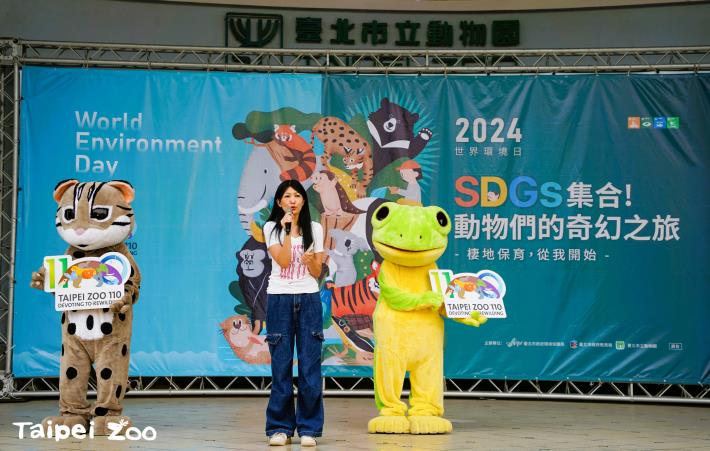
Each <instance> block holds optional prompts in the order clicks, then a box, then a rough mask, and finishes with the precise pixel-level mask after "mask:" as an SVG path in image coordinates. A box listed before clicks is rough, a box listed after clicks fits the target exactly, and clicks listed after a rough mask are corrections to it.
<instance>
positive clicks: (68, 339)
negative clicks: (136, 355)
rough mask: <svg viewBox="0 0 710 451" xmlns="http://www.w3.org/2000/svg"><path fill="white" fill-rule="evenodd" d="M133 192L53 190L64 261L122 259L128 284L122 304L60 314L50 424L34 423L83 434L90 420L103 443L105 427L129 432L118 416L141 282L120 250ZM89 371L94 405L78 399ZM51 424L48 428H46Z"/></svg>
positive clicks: (89, 187) (90, 187)
mask: <svg viewBox="0 0 710 451" xmlns="http://www.w3.org/2000/svg"><path fill="white" fill-rule="evenodd" d="M134 196H135V192H134V190H133V187H132V186H131V185H130V184H129V183H128V182H125V181H120V180H114V181H110V182H86V183H79V181H77V180H65V181H62V182H59V184H57V186H56V188H55V189H54V199H55V200H56V201H57V203H58V204H59V208H57V215H56V221H55V223H56V227H57V232H58V233H59V236H61V237H62V239H63V240H64V241H66V242H67V243H69V248H68V249H67V250H66V252H65V254H67V255H71V256H72V257H73V258H82V257H100V256H101V255H103V254H105V253H107V252H119V253H121V254H123V255H124V256H125V257H126V258H127V259H128V261H129V262H130V264H131V276H130V278H129V279H128V280H127V281H126V283H125V292H124V295H123V297H122V298H121V299H120V300H118V301H116V302H115V303H114V304H113V305H112V306H111V307H110V308H104V309H94V310H72V311H66V312H63V313H62V353H61V357H60V364H59V368H60V370H59V371H60V372H59V410H60V415H61V416H58V417H47V418H45V419H44V420H43V421H42V424H43V426H44V428H45V430H46V429H47V428H48V427H50V425H57V424H60V425H66V426H69V427H72V426H74V425H77V424H81V425H83V426H84V428H88V423H89V420H90V419H91V417H92V416H93V417H94V433H95V434H96V435H108V434H110V433H111V432H112V431H111V430H110V429H109V427H108V425H109V423H118V424H120V425H123V430H122V431H121V432H124V431H125V430H126V429H128V427H130V426H131V422H130V419H129V418H128V417H126V416H123V415H122V412H123V404H122V401H123V397H124V395H125V394H126V389H127V386H128V363H129V359H130V347H131V325H132V323H133V305H134V304H135V303H136V301H137V300H138V292H139V290H140V283H141V276H140V272H139V270H138V266H137V265H136V262H135V260H134V259H133V257H132V256H131V253H130V252H129V251H128V248H127V247H126V245H125V244H124V240H126V239H127V238H128V237H129V236H130V234H131V232H132V231H133V228H134V225H135V219H134V216H133V208H132V207H131V202H132V201H133V198H134ZM30 285H31V286H32V288H37V289H40V290H41V289H42V287H43V286H44V269H43V268H42V269H40V270H39V271H37V272H35V273H33V274H32V282H31V284H30ZM92 364H93V365H94V367H95V369H96V391H97V393H96V402H95V403H94V404H93V405H91V404H90V403H89V402H88V401H87V399H86V391H87V385H88V381H89V374H90V372H91V365H92ZM50 421H51V423H50Z"/></svg>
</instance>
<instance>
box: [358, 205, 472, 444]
mask: <svg viewBox="0 0 710 451" xmlns="http://www.w3.org/2000/svg"><path fill="white" fill-rule="evenodd" d="M450 231H451V219H450V218H449V215H448V214H446V212H445V211H444V210H443V209H442V208H440V207H436V206H431V207H417V206H408V205H400V204H396V203H393V202H387V203H384V204H382V205H381V206H379V207H378V209H377V210H376V211H375V212H374V214H373V216H372V242H373V244H374V246H375V249H376V250H377V252H379V254H380V255H381V256H382V257H383V259H384V261H383V262H382V266H381V268H380V273H379V283H380V297H379V299H378V302H377V308H376V309H375V313H374V328H375V363H374V368H373V371H374V379H375V402H376V404H377V408H378V410H379V413H380V414H379V416H377V417H375V418H373V419H371V420H370V422H369V423H368V426H367V429H368V432H370V433H377V432H380V433H395V434H407V433H411V434H444V433H447V432H451V430H452V426H451V422H450V421H449V420H447V419H445V418H442V415H443V414H444V404H443V397H444V393H443V379H444V356H443V354H444V321H443V319H442V315H443V314H444V312H445V310H444V307H443V303H444V297H443V295H442V294H441V293H435V292H433V291H432V290H431V285H430V282H429V271H430V270H432V269H436V260H437V259H438V258H439V257H441V255H442V254H443V253H444V251H445V250H446V246H447V244H448V234H449V232H450ZM456 321H458V322H461V323H463V324H467V325H470V326H476V327H478V326H479V325H481V324H483V323H484V322H485V321H486V318H485V317H482V316H480V314H479V313H478V312H474V313H473V314H472V315H471V317H470V318H465V319H460V320H456ZM407 371H409V374H410V382H411V395H410V407H409V409H407V405H406V404H405V403H404V402H402V401H401V399H400V397H401V395H402V384H403V383H404V376H405V373H406V372H407Z"/></svg>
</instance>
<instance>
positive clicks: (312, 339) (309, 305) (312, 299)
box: [266, 293, 323, 437]
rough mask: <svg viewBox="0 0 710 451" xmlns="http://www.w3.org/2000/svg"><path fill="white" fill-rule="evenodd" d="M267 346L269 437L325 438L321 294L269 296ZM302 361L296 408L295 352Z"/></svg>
mask: <svg viewBox="0 0 710 451" xmlns="http://www.w3.org/2000/svg"><path fill="white" fill-rule="evenodd" d="M266 330H267V332H268V333H267V335H266V341H267V342H268V343H269V351H270V352H271V376H272V383H271V396H270V397H269V405H268V407H267V408H266V435H267V436H271V435H273V434H276V433H277V432H283V433H284V434H286V435H287V436H289V437H291V436H293V433H294V431H295V430H297V431H298V435H299V436H304V435H309V436H311V437H320V436H321V434H322V433H323V385H322V378H321V352H322V348H323V306H322V305H321V301H320V294H319V293H305V294H269V295H268V300H267V306H266ZM294 340H295V344H296V352H297V355H298V399H297V404H296V406H294V402H293V346H294Z"/></svg>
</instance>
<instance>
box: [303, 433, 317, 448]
mask: <svg viewBox="0 0 710 451" xmlns="http://www.w3.org/2000/svg"><path fill="white" fill-rule="evenodd" d="M316 444H317V443H316V439H315V438H313V437H311V436H310V435H302V436H301V446H316Z"/></svg>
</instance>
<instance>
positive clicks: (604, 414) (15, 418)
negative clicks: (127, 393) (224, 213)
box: [0, 397, 710, 451]
mask: <svg viewBox="0 0 710 451" xmlns="http://www.w3.org/2000/svg"><path fill="white" fill-rule="evenodd" d="M266 402H267V399H266V398H263V397H243V398H216V397H203V398H195V397H182V398H180V397H173V398H129V399H127V400H126V413H127V414H129V415H130V416H131V417H132V419H133V421H134V423H135V424H136V425H137V426H139V427H140V428H145V427H147V426H152V427H153V428H155V429H156V430H157V434H158V436H157V439H156V440H154V441H133V442H128V441H126V442H115V441H109V440H107V439H106V438H103V437H102V438H95V439H93V440H90V439H84V440H78V439H67V440H63V441H61V442H55V441H54V440H49V439H44V440H42V439H29V438H25V439H24V440H20V439H19V438H18V428H17V427H16V426H13V425H12V423H13V422H22V421H30V422H33V423H35V422H39V421H40V420H41V419H42V418H43V417H44V416H46V415H53V414H55V413H56V410H57V401H56V400H34V401H27V402H18V403H0V449H2V450H3V451H8V450H29V449H43V450H44V449H60V450H77V449H82V450H83V449H87V450H89V449H100V450H101V451H110V450H118V449H121V450H128V449H130V450H137V449H141V450H143V449H164V450H176V449H190V450H213V449H235V450H268V449H269V448H270V447H269V446H268V445H267V444H266V437H265V436H264V433H263V429H264V409H265V408H266ZM325 404H326V424H325V431H324V437H322V438H321V439H320V440H319V445H318V447H317V449H320V450H345V451H358V450H378V451H385V450H399V449H403V450H408V451H417V450H422V451H424V450H426V451H429V450H447V451H448V450H472V449H494V450H507V449H511V450H522V449H526V450H529V449H563V450H582V449H585V450H586V449H613V450H618V449H623V450H657V449H666V450H668V449H673V450H696V449H697V450H701V449H702V450H707V449H710V409H708V408H706V407H684V406H671V405H648V404H608V403H591V402H590V403H583V402H551V401H517V400H478V399H470V400H467V399H447V400H446V408H447V415H446V416H447V418H449V419H450V420H451V421H452V423H453V425H454V432H453V433H451V434H447V435H439V436H413V435H381V434H377V435H371V434H367V432H366V431H367V420H368V419H369V418H370V417H372V416H374V415H375V414H376V410H375V407H374V401H373V400H372V399H368V398H332V397H329V398H326V401H325ZM299 448H300V445H298V439H296V440H295V443H294V444H293V445H292V446H290V447H271V449H272V450H276V449H284V450H286V449H293V450H296V449H299Z"/></svg>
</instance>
